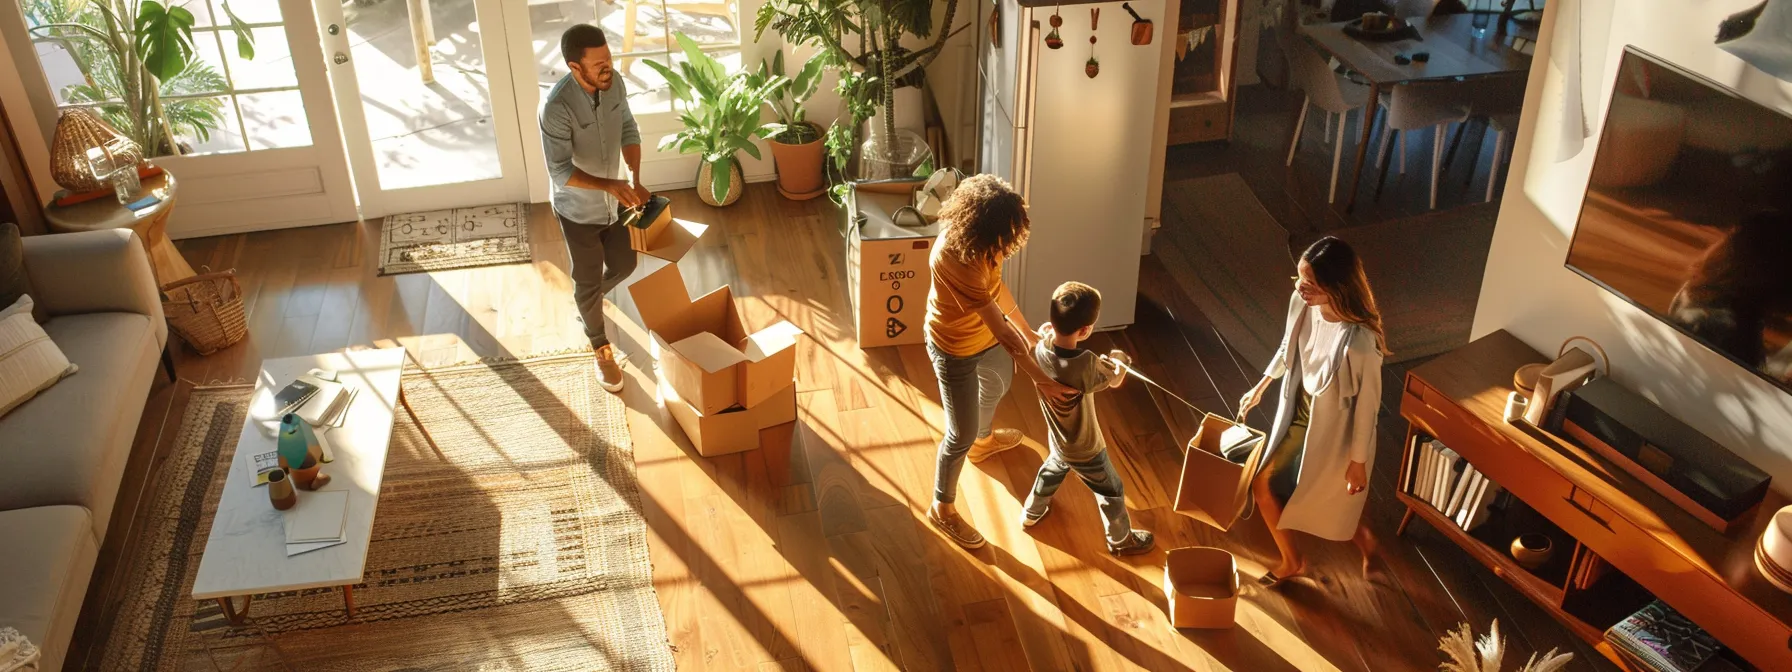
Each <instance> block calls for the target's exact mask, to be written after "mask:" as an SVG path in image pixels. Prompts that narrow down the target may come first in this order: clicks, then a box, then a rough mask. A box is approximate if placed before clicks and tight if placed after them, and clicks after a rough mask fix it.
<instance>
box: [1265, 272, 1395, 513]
mask: <svg viewBox="0 0 1792 672" xmlns="http://www.w3.org/2000/svg"><path fill="white" fill-rule="evenodd" d="M1306 311H1307V304H1306V302H1305V301H1302V300H1301V298H1300V294H1298V293H1296V294H1294V295H1293V296H1292V297H1291V298H1290V299H1289V301H1288V322H1287V327H1286V329H1284V331H1283V333H1282V347H1280V348H1278V349H1277V350H1276V354H1275V357H1273V358H1271V359H1270V362H1269V368H1268V369H1267V370H1265V371H1264V372H1263V375H1264V376H1267V377H1269V378H1281V379H1283V382H1282V395H1281V400H1280V403H1279V404H1278V405H1277V406H1276V419H1275V424H1274V425H1272V426H1271V427H1270V432H1269V450H1271V451H1274V450H1276V449H1278V448H1280V446H1281V444H1282V439H1284V438H1285V437H1287V436H1288V430H1289V428H1290V427H1291V426H1292V425H1293V423H1294V416H1295V404H1296V403H1299V400H1300V388H1301V370H1300V367H1301V366H1302V363H1301V356H1300V352H1299V348H1300V345H1299V344H1300V338H1299V333H1298V330H1299V329H1301V325H1303V324H1305V323H1306V320H1304V319H1302V318H1303V317H1304V316H1305V314H1306ZM1319 345H1322V346H1324V347H1333V348H1337V354H1336V355H1334V356H1333V357H1332V366H1333V369H1332V370H1331V371H1327V372H1325V375H1324V376H1322V377H1321V380H1322V381H1323V382H1322V383H1321V385H1320V390H1319V394H1317V395H1314V396H1313V414H1312V419H1311V422H1309V423H1308V425H1307V444H1306V450H1305V452H1304V453H1303V454H1302V456H1301V461H1300V478H1299V481H1298V484H1297V485H1296V486H1295V488H1294V495H1293V496H1292V497H1290V498H1289V499H1288V506H1287V508H1286V509H1284V510H1283V512H1282V519H1281V523H1280V524H1279V525H1278V526H1277V527H1280V528H1281V529H1284V530H1300V531H1302V532H1306V533H1309V534H1312V535H1314V536H1317V537H1320V538H1324V539H1330V540H1333V541H1345V540H1347V539H1350V538H1351V536H1352V535H1354V534H1355V533H1356V528H1357V522H1358V521H1359V520H1360V519H1361V518H1362V515H1363V504H1364V503H1366V502H1368V501H1369V494H1368V490H1364V491H1363V492H1359V493H1357V494H1354V495H1352V494H1350V492H1349V491H1348V490H1347V489H1346V488H1345V485H1344V470H1345V468H1346V467H1348V466H1349V465H1350V463H1351V462H1362V463H1363V464H1364V466H1366V467H1367V468H1368V471H1369V472H1370V473H1373V472H1374V468H1375V422H1376V416H1377V415H1378V413H1379V411H1380V409H1381V360H1382V357H1381V349H1380V347H1379V345H1378V344H1377V343H1376V338H1375V332H1372V331H1369V330H1368V329H1367V328H1365V327H1363V326H1362V325H1356V324H1353V325H1349V327H1348V328H1346V329H1344V330H1342V331H1341V333H1340V336H1339V337H1338V342H1337V343H1335V344H1319ZM1264 462H1265V463H1266V464H1267V463H1268V462H1269V458H1268V457H1265V458H1264Z"/></svg>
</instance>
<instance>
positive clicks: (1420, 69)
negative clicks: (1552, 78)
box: [1299, 13, 1537, 212]
mask: <svg viewBox="0 0 1792 672" xmlns="http://www.w3.org/2000/svg"><path fill="white" fill-rule="evenodd" d="M1477 18H1479V19H1480V20H1482V21H1484V22H1485V27H1484V28H1482V29H1481V30H1480V32H1481V33H1483V35H1477V34H1476V32H1477V30H1476V26H1475V23H1476V19H1477ZM1353 23H1354V22H1353V21H1341V22H1336V23H1312V24H1304V25H1301V26H1300V27H1299V33H1300V34H1301V35H1302V36H1304V37H1305V38H1306V39H1307V40H1308V41H1309V42H1311V43H1312V44H1313V45H1314V46H1316V47H1318V48H1319V50H1320V51H1321V52H1322V53H1324V54H1326V55H1329V56H1331V57H1332V58H1334V59H1337V61H1338V63H1340V64H1342V65H1343V66H1344V68H1346V69H1348V70H1349V71H1350V72H1352V73H1354V75H1355V77H1356V78H1358V79H1360V80H1361V81H1363V82H1366V83H1367V84H1368V85H1369V101H1368V103H1367V105H1366V107H1364V109H1363V120H1364V121H1363V124H1362V127H1363V132H1362V139H1361V141H1360V142H1358V143H1357V145H1356V162H1355V169H1354V171H1353V173H1354V174H1353V175H1352V177H1351V183H1350V185H1351V186H1350V196H1349V198H1348V199H1346V200H1345V203H1344V211H1345V212H1350V211H1351V210H1352V209H1353V208H1355V207H1356V197H1357V191H1358V190H1359V188H1360V187H1361V186H1362V181H1363V162H1364V160H1365V159H1366V158H1367V157H1368V149H1369V137H1370V135H1371V132H1372V131H1373V130H1374V128H1375V124H1374V123H1372V122H1373V120H1374V119H1375V112H1376V109H1375V108H1376V106H1377V105H1379V104H1380V101H1381V94H1382V92H1383V91H1386V90H1389V89H1391V88H1392V87H1394V86H1396V85H1399V84H1408V83H1413V82H1441V81H1467V80H1471V79H1481V78H1490V77H1513V76H1518V77H1522V76H1525V74H1526V73H1529V72H1530V69H1531V55H1530V54H1527V53H1524V52H1523V51H1522V50H1520V49H1519V48H1518V47H1516V46H1513V45H1514V44H1518V43H1521V42H1522V41H1529V42H1533V43H1534V42H1535V41H1536V39H1537V30H1536V27H1535V26H1531V25H1527V24H1524V23H1521V22H1518V21H1513V20H1510V19H1503V18H1502V17H1501V16H1499V15H1488V14H1484V15H1479V16H1477V15H1474V14H1466V13H1464V14H1444V15H1436V16H1431V17H1426V18H1421V19H1411V20H1408V22H1407V23H1408V24H1409V25H1410V26H1411V29H1410V30H1408V31H1406V32H1405V34H1404V36H1403V37H1401V38H1399V39H1375V38H1358V37H1355V36H1352V35H1351V34H1350V31H1347V30H1346V28H1347V27H1349V26H1351V24H1353ZM1414 54H1426V55H1427V58H1426V60H1412V56H1413V55H1414ZM1397 56H1398V57H1401V58H1402V59H1403V60H1409V61H1410V62H1408V63H1405V64H1402V63H1399V62H1397V61H1396V60H1395V57H1397Z"/></svg>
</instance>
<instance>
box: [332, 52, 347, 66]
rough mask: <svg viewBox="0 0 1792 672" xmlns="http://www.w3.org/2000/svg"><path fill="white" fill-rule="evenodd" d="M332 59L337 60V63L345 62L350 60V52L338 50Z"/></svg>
mask: <svg viewBox="0 0 1792 672" xmlns="http://www.w3.org/2000/svg"><path fill="white" fill-rule="evenodd" d="M330 60H332V61H335V62H336V64H337V65H342V64H343V63H347V62H348V54H345V53H342V52H340V51H338V52H336V56H335V57H334V58H332V59H330Z"/></svg>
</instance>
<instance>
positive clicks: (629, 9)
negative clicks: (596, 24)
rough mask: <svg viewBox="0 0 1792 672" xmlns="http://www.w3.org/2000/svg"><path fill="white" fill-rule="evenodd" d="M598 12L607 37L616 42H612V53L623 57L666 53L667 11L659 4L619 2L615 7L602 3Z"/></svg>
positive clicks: (628, 0)
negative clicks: (647, 53) (646, 53)
mask: <svg viewBox="0 0 1792 672" xmlns="http://www.w3.org/2000/svg"><path fill="white" fill-rule="evenodd" d="M597 12H598V20H599V21H601V22H602V25H603V27H604V34H605V35H606V36H608V37H610V38H612V40H613V41H612V42H611V43H610V51H611V52H612V53H615V54H617V55H622V54H636V53H641V52H646V51H665V50H666V48H667V41H666V39H667V38H666V9H665V7H664V6H663V5H661V4H660V3H659V2H657V1H650V2H641V1H640V0H618V2H617V3H616V4H614V5H611V4H609V3H606V2H599V3H598V8H597ZM631 23H632V24H633V30H632V31H631V30H630V24H631Z"/></svg>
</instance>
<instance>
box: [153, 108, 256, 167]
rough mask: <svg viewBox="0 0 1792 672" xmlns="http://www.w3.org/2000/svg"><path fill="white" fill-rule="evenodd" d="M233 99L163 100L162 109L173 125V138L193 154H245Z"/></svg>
mask: <svg viewBox="0 0 1792 672" xmlns="http://www.w3.org/2000/svg"><path fill="white" fill-rule="evenodd" d="M231 98H232V97H231V96H218V97H216V98H182V99H176V100H168V99H164V100H163V101H162V110H163V111H164V112H165V113H167V115H168V121H169V122H171V123H173V124H174V138H175V139H176V140H179V141H180V142H181V144H182V145H184V146H185V147H184V148H183V149H185V150H187V153H190V154H211V153H218V152H240V151H243V149H244V147H243V134H242V132H241V131H240V130H239V129H238V127H237V124H236V112H235V111H234V110H233V109H232V108H231Z"/></svg>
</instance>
